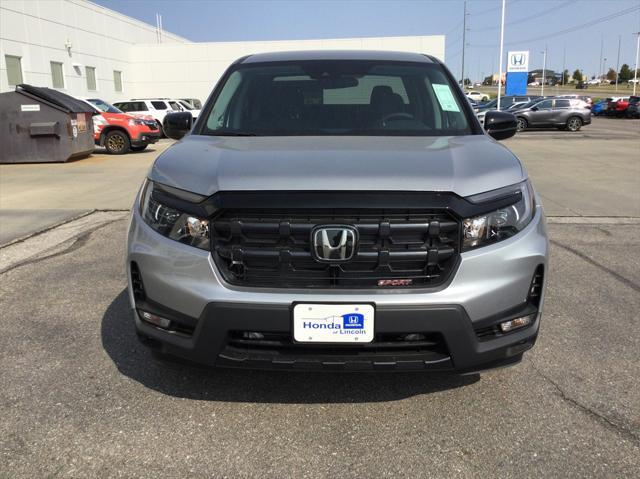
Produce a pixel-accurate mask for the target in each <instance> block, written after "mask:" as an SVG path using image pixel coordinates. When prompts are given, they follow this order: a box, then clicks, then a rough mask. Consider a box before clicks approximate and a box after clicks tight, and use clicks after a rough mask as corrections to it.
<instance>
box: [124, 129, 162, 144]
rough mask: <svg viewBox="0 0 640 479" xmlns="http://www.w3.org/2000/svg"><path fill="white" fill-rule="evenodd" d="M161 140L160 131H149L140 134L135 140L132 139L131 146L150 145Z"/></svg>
mask: <svg viewBox="0 0 640 479" xmlns="http://www.w3.org/2000/svg"><path fill="white" fill-rule="evenodd" d="M159 139H160V131H148V132H142V133H138V135H137V136H136V137H135V138H131V144H132V145H133V146H142V145H150V144H152V143H155V142H157V141H158V140H159Z"/></svg>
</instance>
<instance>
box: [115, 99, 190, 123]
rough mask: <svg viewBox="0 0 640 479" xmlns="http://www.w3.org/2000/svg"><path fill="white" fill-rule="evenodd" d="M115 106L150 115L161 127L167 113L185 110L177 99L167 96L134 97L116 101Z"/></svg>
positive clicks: (124, 110) (127, 110)
mask: <svg viewBox="0 0 640 479" xmlns="http://www.w3.org/2000/svg"><path fill="white" fill-rule="evenodd" d="M113 106H115V107H116V108H119V109H120V110H122V111H123V112H125V113H133V114H136V115H150V116H152V117H153V118H154V119H155V120H156V122H158V126H160V127H162V122H163V121H164V117H165V116H166V115H167V113H174V112H177V111H183V110H182V109H181V108H180V107H179V106H178V104H177V103H176V102H175V100H169V99H167V98H133V99H131V100H129V101H119V102H117V103H114V104H113Z"/></svg>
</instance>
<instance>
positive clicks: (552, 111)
mask: <svg viewBox="0 0 640 479" xmlns="http://www.w3.org/2000/svg"><path fill="white" fill-rule="evenodd" d="M514 115H516V118H517V121H518V131H522V130H525V129H527V128H530V127H534V128H541V127H556V128H559V129H567V130H569V131H578V130H579V129H580V128H582V125H588V124H590V123H591V110H590V109H589V106H588V105H587V103H586V102H585V101H583V100H580V99H573V98H545V99H543V100H535V101H532V102H530V103H528V104H526V105H524V106H523V107H521V108H520V109H518V110H516V111H515V112H514Z"/></svg>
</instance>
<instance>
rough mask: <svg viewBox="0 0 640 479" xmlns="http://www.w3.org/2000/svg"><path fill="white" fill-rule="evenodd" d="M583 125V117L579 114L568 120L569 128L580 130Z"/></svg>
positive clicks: (570, 129)
mask: <svg viewBox="0 0 640 479" xmlns="http://www.w3.org/2000/svg"><path fill="white" fill-rule="evenodd" d="M581 127H582V119H581V118H579V117H577V116H572V117H571V118H569V119H568V120H567V130H569V131H578V130H579V129H580V128H581Z"/></svg>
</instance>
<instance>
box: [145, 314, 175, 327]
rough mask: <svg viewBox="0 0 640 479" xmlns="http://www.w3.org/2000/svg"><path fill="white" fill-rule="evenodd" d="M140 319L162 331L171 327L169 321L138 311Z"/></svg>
mask: <svg viewBox="0 0 640 479" xmlns="http://www.w3.org/2000/svg"><path fill="white" fill-rule="evenodd" d="M140 317H141V318H142V319H144V320H145V321H146V322H148V323H151V324H153V325H154V326H158V327H159V328H162V329H168V328H169V326H171V321H170V320H169V319H167V318H161V317H160V316H156V315H155V314H151V313H148V312H146V311H140Z"/></svg>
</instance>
